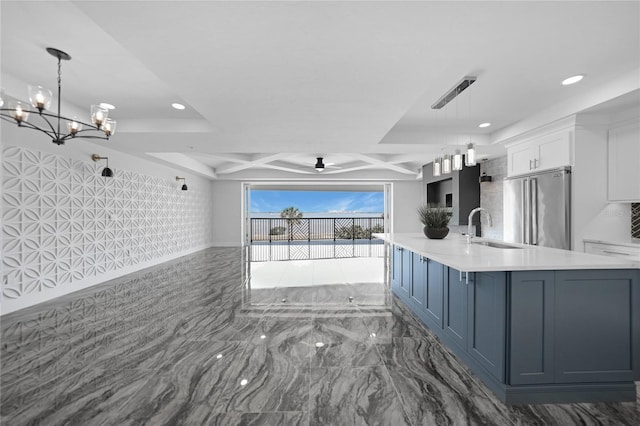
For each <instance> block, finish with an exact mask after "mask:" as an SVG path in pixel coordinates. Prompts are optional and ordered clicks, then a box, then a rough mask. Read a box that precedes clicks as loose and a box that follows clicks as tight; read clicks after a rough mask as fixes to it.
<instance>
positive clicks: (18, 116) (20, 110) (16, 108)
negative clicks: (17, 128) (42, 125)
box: [9, 102, 29, 124]
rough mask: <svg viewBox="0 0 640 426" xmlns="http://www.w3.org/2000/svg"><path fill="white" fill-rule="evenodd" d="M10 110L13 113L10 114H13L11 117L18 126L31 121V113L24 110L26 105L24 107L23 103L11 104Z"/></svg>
mask: <svg viewBox="0 0 640 426" xmlns="http://www.w3.org/2000/svg"><path fill="white" fill-rule="evenodd" d="M10 108H11V111H10V112H9V114H11V117H13V119H14V120H16V122H17V123H18V124H20V123H22V122H23V121H27V120H28V119H29V112H28V111H27V110H26V109H25V108H24V105H22V103H21V102H14V103H13V104H11V106H10Z"/></svg>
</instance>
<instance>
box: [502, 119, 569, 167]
mask: <svg viewBox="0 0 640 426" xmlns="http://www.w3.org/2000/svg"><path fill="white" fill-rule="evenodd" d="M571 165H572V164H571V132H570V131H568V130H566V131H565V130H563V131H560V132H555V133H551V134H548V135H543V136H539V137H536V138H535V139H530V140H527V141H523V142H519V143H516V144H513V145H511V146H509V147H508V148H507V175H508V176H516V175H521V174H526V173H534V172H538V171H542V170H548V169H554V168H557V167H563V166H571Z"/></svg>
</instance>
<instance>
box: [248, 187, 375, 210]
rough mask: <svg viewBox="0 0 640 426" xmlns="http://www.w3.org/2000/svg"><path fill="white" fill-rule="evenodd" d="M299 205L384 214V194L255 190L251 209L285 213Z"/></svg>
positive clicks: (252, 192) (314, 208) (304, 208)
mask: <svg viewBox="0 0 640 426" xmlns="http://www.w3.org/2000/svg"><path fill="white" fill-rule="evenodd" d="M287 207H297V208H298V210H300V211H301V212H303V213H305V212H309V213H312V212H322V213H324V212H330V213H335V212H367V213H369V212H371V213H382V211H383V210H384V194H383V193H382V191H381V192H346V191H335V192H334V191H272V190H257V189H254V190H252V191H251V211H252V212H260V213H271V212H281V211H282V210H283V209H285V208H287Z"/></svg>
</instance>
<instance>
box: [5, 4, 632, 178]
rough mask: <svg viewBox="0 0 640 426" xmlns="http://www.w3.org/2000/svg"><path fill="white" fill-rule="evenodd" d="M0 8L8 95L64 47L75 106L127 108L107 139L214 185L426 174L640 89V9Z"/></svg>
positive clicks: (67, 107)
mask: <svg viewBox="0 0 640 426" xmlns="http://www.w3.org/2000/svg"><path fill="white" fill-rule="evenodd" d="M0 13H1V30H0V37H1V48H2V52H1V55H0V56H1V61H2V62H1V72H2V75H1V77H2V80H1V82H2V87H3V88H4V89H5V91H6V93H7V94H8V95H11V96H15V97H19V98H25V97H26V90H25V88H24V87H25V84H26V83H28V82H29V83H37V84H42V85H44V86H47V87H49V88H51V89H54V88H55V85H56V74H55V73H56V64H55V59H53V58H52V57H51V56H49V55H48V54H47V53H46V52H45V48H46V47H48V46H53V47H56V48H59V49H61V50H64V51H66V52H67V53H69V54H70V55H71V56H72V58H73V59H72V60H71V61H69V62H64V63H63V69H62V71H63V101H64V103H63V109H64V111H63V112H68V113H69V114H70V115H71V113H78V115H83V114H86V113H85V111H86V109H87V108H88V105H91V104H93V103H97V102H109V103H112V104H114V105H115V106H116V109H115V110H114V111H113V112H112V116H113V117H114V118H115V119H116V120H117V121H118V133H117V134H116V135H115V136H114V137H112V139H111V140H110V141H109V142H106V143H107V144H108V145H109V146H110V147H112V148H113V149H115V150H119V151H122V152H126V153H130V154H132V155H136V156H141V157H145V158H151V159H154V160H155V161H162V162H164V163H171V164H175V165H176V167H179V168H184V169H189V170H191V171H193V172H195V173H199V174H202V175H206V176H209V177H215V178H217V179H294V180H300V179H356V178H362V179H415V178H416V177H418V169H419V168H420V166H421V165H422V164H424V163H427V162H429V161H431V159H432V158H433V157H434V156H435V155H438V154H440V153H443V152H451V153H452V152H453V150H454V149H456V148H460V147H462V146H464V145H465V144H466V143H468V142H473V143H475V144H476V145H477V146H478V151H479V154H480V156H481V157H482V156H484V157H490V156H495V155H499V154H501V153H502V152H503V148H502V146H501V145H500V142H502V141H504V140H506V139H508V138H510V137H512V136H514V135H516V134H517V133H519V132H522V131H526V130H529V129H532V128H535V127H537V126H540V125H542V124H545V123H548V122H550V121H554V120H557V119H560V118H563V117H566V116H568V115H571V114H575V113H577V112H580V111H582V110H584V109H587V108H592V107H594V106H596V105H598V104H600V103H602V102H605V101H608V100H610V99H612V98H615V97H617V96H620V95H624V94H626V93H630V92H633V91H634V90H638V89H639V88H640V3H639V2H636V1H627V2H615V1H590V2H575V1H568V2H561V1H554V2H509V1H501V2H485V1H469V2H458V1H446V2H445V1H443V2H435V1H413V2H400V1H372V2H367V1H353V2H350V1H343V2H325V1H282V2H280V1H268V2H267V1H258V2H245V1H227V2H222V1H11V0H8V1H7V0H3V1H2V2H1V3H0ZM574 74H584V75H585V78H584V80H583V81H582V82H580V83H578V84H576V85H573V86H566V87H565V86H562V85H561V84H560V82H561V80H563V79H564V78H566V77H568V76H571V75H574ZM467 75H473V76H477V81H476V83H475V84H473V85H472V86H471V87H470V88H469V89H467V90H466V91H465V92H464V93H463V94H461V95H460V96H459V97H458V98H456V99H455V100H454V101H453V102H451V103H449V104H448V105H447V106H446V107H445V108H443V109H441V110H433V109H431V108H430V106H431V105H432V104H433V103H434V102H435V101H436V100H437V99H438V98H439V97H440V96H442V95H443V94H444V93H445V92H447V91H448V90H449V89H450V88H452V87H453V86H454V85H455V84H456V83H457V82H458V81H459V80H460V79H461V78H462V77H464V76H467ZM633 93H636V94H634V95H633V96H636V97H637V92H633ZM173 102H179V103H182V104H184V105H186V107H187V108H186V109H185V110H183V111H178V110H175V109H173V108H171V103H173ZM482 122H491V123H492V125H491V126H490V127H488V128H486V129H480V128H478V124H480V123H482ZM7 125H11V124H10V123H5V122H3V123H2V126H3V127H4V126H7ZM43 143H47V142H46V140H43ZM73 143H81V142H80V141H73ZM316 157H323V158H324V161H325V163H331V165H330V166H329V167H327V168H326V170H325V171H324V172H322V173H318V172H316V171H315V169H314V168H313V165H314V164H315V161H316Z"/></svg>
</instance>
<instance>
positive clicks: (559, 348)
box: [553, 271, 640, 383]
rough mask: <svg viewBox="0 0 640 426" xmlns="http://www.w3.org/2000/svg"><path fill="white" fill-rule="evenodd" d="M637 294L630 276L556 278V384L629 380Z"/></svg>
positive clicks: (561, 274) (639, 334)
mask: <svg viewBox="0 0 640 426" xmlns="http://www.w3.org/2000/svg"><path fill="white" fill-rule="evenodd" d="M637 290H638V289H637V288H635V289H634V288H633V279H632V275H630V274H629V272H628V271H557V272H556V273H555V291H554V294H555V304H554V306H553V308H554V311H555V312H554V316H555V357H554V358H555V381H556V383H575V382H590V383H596V382H623V381H633V379H634V371H633V370H634V363H636V364H637V363H639V362H640V359H635V360H634V359H633V357H632V354H633V353H634V352H633V351H632V349H633V345H634V339H635V340H636V343H637V341H638V339H639V338H640V330H639V329H638V326H640V323H638V322H636V324H635V326H634V320H633V315H634V312H633V304H632V303H629V302H630V300H631V297H633V296H634V293H635V292H637ZM578 294H579V295H580V297H579V298H578V297H577V296H576V295H578ZM636 299H637V295H636ZM635 353H638V352H635ZM635 368H636V369H637V368H638V366H637V365H636V366H635Z"/></svg>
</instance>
